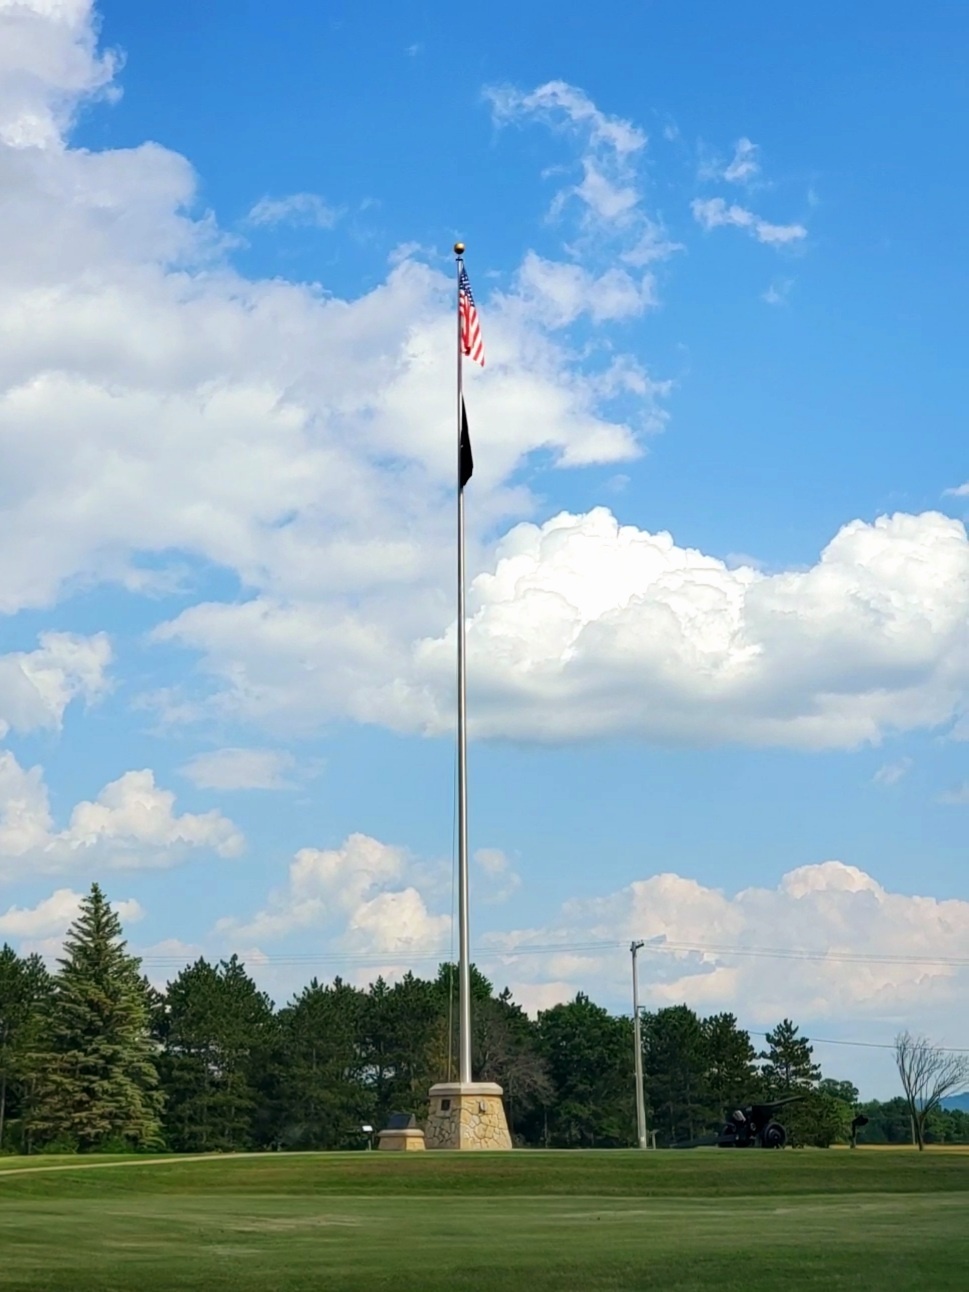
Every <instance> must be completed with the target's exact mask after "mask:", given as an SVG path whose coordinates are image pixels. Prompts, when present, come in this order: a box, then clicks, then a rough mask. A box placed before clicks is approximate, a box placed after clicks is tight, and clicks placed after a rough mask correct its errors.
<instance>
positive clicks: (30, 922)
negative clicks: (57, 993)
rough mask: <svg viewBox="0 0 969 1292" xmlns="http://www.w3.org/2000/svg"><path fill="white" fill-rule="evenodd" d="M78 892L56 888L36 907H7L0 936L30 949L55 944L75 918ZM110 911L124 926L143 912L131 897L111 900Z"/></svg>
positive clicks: (0, 915) (0, 919) (0, 918)
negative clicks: (37, 945) (16, 940)
mask: <svg viewBox="0 0 969 1292" xmlns="http://www.w3.org/2000/svg"><path fill="white" fill-rule="evenodd" d="M82 898H83V894H82V893H75V892H74V890H73V889H70V888H58V889H57V890H56V892H53V893H51V895H50V897H45V898H44V899H43V900H42V901H40V902H38V903H37V905H36V906H10V907H8V908H7V910H6V911H3V912H0V937H4V938H17V939H19V940H21V942H22V943H25V944H28V945H27V946H25V950H27V949H28V948H30V949H32V948H33V946H34V945H35V944H37V943H38V942H39V941H47V940H49V939H56V940H57V943H58V946H57V951H59V949H60V948H59V942H60V940H61V939H62V938H63V936H64V934H65V933H66V932H67V930H68V928H69V927H70V925H71V924H73V922H74V920H75V919H76V918H77V914H78V911H79V909H80V905H81V901H82ZM111 905H112V908H113V909H114V911H115V913H116V914H117V915H118V916H119V918H120V919H121V920H122V922H123V923H125V924H132V923H134V922H135V921H137V920H140V919H142V918H143V917H144V910H143V909H142V907H141V905H140V904H139V903H138V902H136V901H135V900H134V898H126V899H122V900H121V901H112V903H111ZM55 954H56V951H55Z"/></svg>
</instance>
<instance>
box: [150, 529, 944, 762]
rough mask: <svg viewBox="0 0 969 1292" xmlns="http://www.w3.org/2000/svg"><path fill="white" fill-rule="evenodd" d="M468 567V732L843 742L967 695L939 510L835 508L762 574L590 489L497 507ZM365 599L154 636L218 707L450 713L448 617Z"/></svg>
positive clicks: (300, 721) (925, 720)
mask: <svg viewBox="0 0 969 1292" xmlns="http://www.w3.org/2000/svg"><path fill="white" fill-rule="evenodd" d="M486 560H487V565H485V561H486ZM477 569H478V570H479V573H478V574H477V575H476V577H475V578H474V579H473V580H472V583H471V587H470V590H469V624H468V669H469V685H470V721H471V728H472V731H473V733H474V734H475V735H476V736H478V737H502V738H513V739H518V740H526V741H551V742H565V741H574V740H584V739H593V738H598V737H602V736H613V735H617V734H625V735H631V736H639V737H641V738H645V739H648V740H651V741H660V742H673V743H694V744H701V745H702V744H709V743H714V742H729V743H734V742H739V743H747V744H754V745H779V746H787V747H790V748H802V749H824V748H829V749H832V748H840V749H848V748H853V747H857V746H861V745H864V744H877V743H878V742H879V741H880V740H881V739H882V738H883V736H885V735H886V734H888V733H891V732H895V731H906V730H915V729H928V728H933V727H938V726H941V725H943V724H946V723H950V722H952V721H953V720H958V719H959V718H960V716H961V715H963V714H965V713H966V712H967V711H969V642H967V639H966V631H965V624H966V621H967V618H969V539H967V536H966V531H965V528H964V527H963V525H962V524H961V523H960V522H959V521H957V520H953V519H951V518H949V517H946V516H942V515H940V514H938V513H932V512H929V513H925V514H923V515H920V516H910V515H905V514H896V515H894V516H884V517H880V518H879V519H878V520H876V521H875V522H874V523H871V524H869V523H867V522H863V521H853V522H851V523H850V524H848V525H846V526H844V527H843V528H842V529H841V530H840V532H839V533H838V534H837V535H836V536H835V537H834V538H833V539H832V541H831V542H830V543H829V544H828V545H827V547H826V548H825V549H824V551H823V552H822V553H821V556H820V559H819V560H818V561H817V562H816V563H815V564H814V565H813V566H811V567H810V568H808V569H806V570H793V571H781V572H777V573H765V572H763V571H761V570H758V569H754V568H751V567H749V566H744V565H740V566H737V567H734V568H731V567H729V566H728V565H727V563H725V562H724V561H722V560H720V559H718V558H715V557H711V556H707V555H705V554H704V553H702V552H699V551H696V550H693V549H689V548H681V547H678V546H677V545H676V544H675V543H674V541H673V539H672V537H671V536H670V535H669V534H664V533H658V534H652V533H649V532H648V531H646V530H640V529H637V528H636V527H635V526H631V525H627V526H623V525H620V524H619V523H618V522H617V521H616V520H615V518H614V517H613V516H612V514H611V513H610V512H609V511H608V510H607V509H606V508H596V509H595V510H594V511H592V512H589V513H588V514H586V515H580V516H573V515H570V514H568V513H563V514H561V515H559V516H556V517H553V518H552V519H551V520H549V521H547V522H546V523H545V524H544V525H541V526H538V525H533V524H523V525H519V526H516V527H515V528H514V529H513V530H512V531H511V532H510V533H509V534H507V535H506V536H505V537H504V538H503V539H502V540H501V541H500V542H499V544H498V545H497V548H496V550H495V552H494V554H493V555H490V556H487V557H486V556H485V554H481V556H480V557H479V558H478V564H477ZM408 609H413V608H412V607H408ZM381 610H382V615H383V626H382V627H381V629H380V630H379V631H378V629H377V627H376V625H377V623H378V622H379V621H380V617H378V618H377V619H373V618H369V619H368V618H366V617H364V616H362V615H361V613H360V611H359V609H357V610H354V611H351V610H350V609H346V610H344V612H343V613H342V614H341V615H340V616H339V617H336V616H334V615H333V614H332V613H328V612H327V611H326V610H325V609H323V608H321V607H319V606H316V605H313V604H312V603H302V604H297V603H294V602H288V603H285V604H284V603H279V602H273V601H271V600H268V599H259V600H255V601H251V602H248V603H244V604H240V605H234V606H218V605H209V606H202V607H196V608H194V609H192V610H190V611H187V612H186V613H184V614H183V615H181V616H180V617H179V618H178V619H177V620H175V621H174V622H173V623H172V624H171V625H170V626H169V628H168V629H167V630H166V633H167V635H169V636H170V637H173V638H175V639H177V640H179V641H181V642H182V643H183V644H185V645H188V646H191V647H193V648H195V649H197V650H200V651H202V652H204V656H205V665H206V667H207V668H208V670H209V671H210V673H211V675H212V677H213V679H214V680H215V682H216V685H217V688H218V689H217V700H216V702H217V703H218V704H219V706H220V707H222V708H224V709H226V710H228V711H231V712H232V713H233V714H235V715H236V716H242V717H244V718H247V719H250V720H254V721H257V722H263V723H269V724H272V723H277V724H279V725H281V726H283V727H289V728H290V729H293V730H302V729H305V728H312V727H313V726H314V725H315V724H318V723H320V722H322V721H325V720H327V719H330V718H333V717H335V716H338V715H349V716H350V717H352V718H354V719H356V720H357V721H362V722H375V723H382V724H385V725H387V726H390V727H393V728H395V729H398V730H405V731H414V730H417V731H425V732H430V733H440V732H443V731H446V730H448V729H449V728H450V725H451V723H452V720H453V696H452V690H451V688H452V680H451V678H452V671H453V670H452V664H453V659H454V649H455V646H454V626H453V623H452V624H451V626H450V627H449V628H445V627H443V625H442V630H441V631H440V632H439V633H438V634H435V635H432V636H427V637H424V638H419V639H417V640H416V641H415V640H414V638H413V637H410V638H409V637H408V633H409V632H410V631H412V629H413V627H414V622H413V621H412V620H408V619H407V618H406V617H404V616H403V613H402V611H400V610H397V609H395V608H393V606H392V603H391V602H390V601H389V600H387V599H384V601H383V602H382V606H381ZM440 613H441V615H442V617H443V616H444V615H445V614H446V607H441V611H440ZM306 660H313V661H315V663H316V667H315V668H314V670H313V671H312V672H308V671H307V669H306V667H305V664H304V663H303V661H306Z"/></svg>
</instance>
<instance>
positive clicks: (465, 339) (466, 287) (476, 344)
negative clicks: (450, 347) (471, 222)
mask: <svg viewBox="0 0 969 1292" xmlns="http://www.w3.org/2000/svg"><path fill="white" fill-rule="evenodd" d="M458 310H459V312H460V317H461V348H462V350H463V351H464V354H465V357H466V358H468V359H470V360H471V361H472V362H473V363H480V364H481V366H482V368H483V367H484V361H485V357H484V342H483V341H482V339H481V325H480V324H479V322H478V310H477V307H476V306H475V303H474V297H473V296H472V294H471V283H470V281H469V280H468V273H467V270H466V269H465V268H464V266H463V265H462V266H461V272H460V274H459V275H458Z"/></svg>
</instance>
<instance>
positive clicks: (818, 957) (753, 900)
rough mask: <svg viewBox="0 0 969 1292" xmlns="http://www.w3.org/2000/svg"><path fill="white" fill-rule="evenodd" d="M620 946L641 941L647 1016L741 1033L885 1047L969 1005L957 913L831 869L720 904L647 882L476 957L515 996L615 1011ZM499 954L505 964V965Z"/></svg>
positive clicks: (948, 903)
mask: <svg viewBox="0 0 969 1292" xmlns="http://www.w3.org/2000/svg"><path fill="white" fill-rule="evenodd" d="M632 938H637V939H639V938H642V939H644V940H645V941H646V947H645V949H644V951H643V953H642V955H641V961H640V963H641V979H642V982H643V996H644V999H645V1000H646V1002H647V1008H658V1007H661V1006H664V1005H672V1004H677V1003H680V1002H682V1001H686V1002H687V1003H688V1004H691V1005H693V1006H694V1007H696V1008H697V1009H700V1010H703V1011H714V1010H720V1009H725V1010H731V1011H733V1012H735V1013H737V1014H739V1015H740V1016H741V1018H742V1019H743V1021H745V1022H746V1023H747V1025H748V1026H756V1025H757V1024H758V1023H759V1024H772V1023H774V1022H776V1021H777V1019H778V1018H781V1017H784V1016H792V1015H793V1016H794V1017H795V1018H798V1019H810V1020H811V1021H812V1023H814V1024H816V1023H817V1022H819V1021H822V1020H836V1021H838V1022H839V1023H840V1024H850V1023H851V1022H853V1021H857V1020H879V1021H881V1022H883V1023H884V1026H885V1028H886V1032H887V1034H888V1035H889V1036H890V1035H891V1031H892V1030H893V1029H895V1027H896V1026H904V1025H906V1024H909V1023H911V1022H913V1020H918V1019H920V1018H922V1017H924V1016H925V1015H926V1014H929V1015H931V1016H932V1017H933V1018H935V1019H939V1018H945V1017H949V1018H951V1016H952V1011H953V1010H958V1009H960V1008H964V1005H965V1003H966V1002H967V1001H969V902H966V901H961V900H958V899H949V900H938V899H936V898H931V897H919V896H909V895H907V894H902V893H891V892H888V891H887V890H886V889H885V888H884V887H882V885H880V884H879V883H878V882H877V881H876V880H874V879H873V878H872V877H871V876H870V875H867V874H865V873H864V872H863V871H861V870H859V869H858V868H857V867H854V866H849V865H845V864H844V863H842V862H840V861H827V862H823V863H821V864H819V865H807V866H801V867H798V868H797V869H795V870H791V871H789V872H788V873H787V874H785V875H784V876H783V877H782V879H781V880H780V882H779V883H778V884H777V886H776V887H774V888H760V887H754V888H746V889H743V890H741V891H740V892H737V893H735V894H732V895H731V894H728V893H725V892H723V891H721V890H719V889H713V888H707V887H705V886H704V885H702V884H699V883H697V882H696V881H695V880H692V879H688V878H685V877H683V876H680V875H675V874H663V875H653V876H651V877H650V878H647V879H642V880H637V881H635V882H633V883H632V884H630V885H628V886H627V887H626V888H623V889H621V890H619V891H618V892H615V893H611V894H608V895H606V896H603V897H599V898H593V899H589V900H582V901H572V902H567V903H565V904H564V905H563V907H562V908H561V910H560V911H559V912H558V913H557V919H556V920H555V922H554V923H553V924H551V925H550V926H549V927H547V928H536V929H528V930H515V931H511V932H509V933H505V934H494V935H491V936H490V937H489V938H487V939H486V943H487V945H488V948H489V950H490V951H492V952H493V953H494V954H496V956H497V957H498V963H499V964H500V965H501V970H502V972H503V973H504V974H505V975H506V976H507V977H508V978H509V979H511V980H512V981H513V983H514V984H515V989H516V991H519V990H520V991H521V992H525V991H527V989H528V986H529V985H532V986H534V987H536V988H539V989H540V990H542V991H543V992H545V1000H546V1001H548V1000H549V993H548V983H549V981H551V980H554V981H555V982H556V983H557V984H558V990H559V991H560V993H561V994H560V995H559V999H568V997H569V996H570V995H574V994H575V992H576V991H577V990H580V989H581V990H584V991H588V990H590V987H589V984H593V987H592V989H591V994H592V995H593V996H594V997H595V996H596V994H597V992H598V995H599V997H600V998H602V997H607V998H612V999H614V1000H624V999H625V998H626V996H627V994H628V986H627V979H628V955H624V954H621V953H620V952H621V951H625V948H626V946H628V942H629V940H631V939H632ZM597 942H598V943H599V945H598V946H597V945H596V944H597ZM556 944H557V945H556ZM505 948H508V949H510V950H511V951H512V952H513V953H514V954H511V955H508V956H505V957H504V958H503V957H502V951H503V949H505ZM529 948H532V949H534V951H535V952H536V954H531V955H529V954H527V952H528V951H529ZM573 948H577V949H573ZM745 948H746V949H747V954H745V953H744V949H745ZM738 949H739V950H738ZM775 949H779V954H774V951H775ZM519 984H520V987H519Z"/></svg>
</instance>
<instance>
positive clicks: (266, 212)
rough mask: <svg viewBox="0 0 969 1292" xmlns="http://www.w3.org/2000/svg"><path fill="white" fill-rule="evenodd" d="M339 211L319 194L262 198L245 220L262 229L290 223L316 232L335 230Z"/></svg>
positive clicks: (292, 194)
mask: <svg viewBox="0 0 969 1292" xmlns="http://www.w3.org/2000/svg"><path fill="white" fill-rule="evenodd" d="M340 214H341V213H340V211H339V210H338V209H337V208H336V207H334V206H330V204H329V203H328V202H326V201H325V200H324V199H323V198H322V197H320V196H319V194H318V193H290V194H289V196H288V197H276V198H273V197H263V198H260V200H259V201H258V202H257V203H256V204H255V206H254V207H253V208H252V210H251V211H250V212H249V214H248V216H247V217H246V219H247V220H248V222H249V223H250V224H254V225H256V226H259V227H265V226H273V225H277V224H289V225H295V226H297V227H300V226H302V227H309V228H314V229H332V228H333V226H334V225H335V224H336V223H337V221H338V220H339V218H340Z"/></svg>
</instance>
